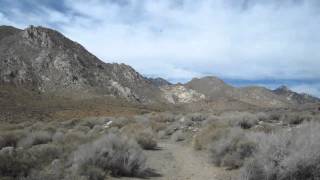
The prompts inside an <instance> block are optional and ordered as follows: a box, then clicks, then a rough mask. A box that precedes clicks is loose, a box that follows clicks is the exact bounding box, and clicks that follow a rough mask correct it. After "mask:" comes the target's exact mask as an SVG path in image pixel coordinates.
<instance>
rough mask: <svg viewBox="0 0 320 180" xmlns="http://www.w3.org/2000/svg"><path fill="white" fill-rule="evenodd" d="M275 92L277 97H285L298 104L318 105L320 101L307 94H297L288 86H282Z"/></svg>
mask: <svg viewBox="0 0 320 180" xmlns="http://www.w3.org/2000/svg"><path fill="white" fill-rule="evenodd" d="M273 92H274V93H275V94H277V95H280V96H283V97H285V98H286V99H287V100H289V101H293V102H295V103H298V104H306V103H318V102H320V99H319V98H317V97H314V96H311V95H308V94H305V93H301V94H300V93H296V92H294V91H292V90H290V89H289V88H288V87H286V86H280V87H279V88H277V89H275V90H273Z"/></svg>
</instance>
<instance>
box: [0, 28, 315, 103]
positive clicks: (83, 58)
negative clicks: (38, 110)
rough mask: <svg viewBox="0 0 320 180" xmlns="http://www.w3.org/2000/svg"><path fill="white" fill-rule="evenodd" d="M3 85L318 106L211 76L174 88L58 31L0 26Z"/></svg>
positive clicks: (155, 99)
mask: <svg viewBox="0 0 320 180" xmlns="http://www.w3.org/2000/svg"><path fill="white" fill-rule="evenodd" d="M0 84H1V85H2V87H4V85H9V86H14V87H18V88H17V90H19V89H23V90H27V89H28V90H31V91H32V92H37V93H39V94H54V95H59V96H62V97H63V96H65V97H77V98H90V97H99V98H107V97H116V98H115V99H117V98H120V99H124V100H126V101H130V102H139V103H142V104H145V103H154V104H162V103H166V104H174V105H181V104H190V106H189V107H196V108H199V107H201V108H202V109H206V108H207V107H208V106H210V107H216V108H220V109H223V108H225V107H235V108H237V107H288V106H291V105H294V104H304V103H308V102H319V99H318V98H315V97H312V96H309V95H306V94H298V93H295V92H293V91H291V90H288V89H287V88H285V87H282V88H279V89H276V90H274V91H271V90H269V89H266V88H263V87H244V88H236V87H233V86H231V85H228V84H226V83H225V82H224V81H222V80H221V79H219V78H217V77H213V76H209V77H203V78H194V79H192V80H191V81H190V82H188V83H186V84H174V85H173V84H171V83H170V82H168V81H166V80H164V79H162V78H154V79H153V78H146V77H144V76H142V75H141V74H139V73H138V72H136V71H135V70H134V69H133V68H131V67H130V66H128V65H125V64H115V63H105V62H103V61H101V60H100V59H98V58H97V57H96V56H94V55H92V54H91V53H90V52H88V51H87V50H86V49H85V48H84V47H83V46H81V45H80V44H78V43H77V42H74V41H72V40H70V39H68V38H66V37H65V36H64V35H62V34H61V33H59V32H57V31H55V30H52V29H48V28H44V27H34V26H30V27H28V28H26V29H24V30H21V29H17V28H14V27H10V26H0ZM22 87H23V88H22ZM0 90H1V89H0ZM6 92H8V91H6Z"/></svg>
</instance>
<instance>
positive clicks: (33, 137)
mask: <svg viewBox="0 0 320 180" xmlns="http://www.w3.org/2000/svg"><path fill="white" fill-rule="evenodd" d="M51 140H52V134H50V133H49V132H47V131H36V132H31V133H28V134H27V135H26V136H25V137H24V138H22V139H21V140H19V142H18V146H21V147H30V146H33V145H37V144H46V143H48V142H50V141H51Z"/></svg>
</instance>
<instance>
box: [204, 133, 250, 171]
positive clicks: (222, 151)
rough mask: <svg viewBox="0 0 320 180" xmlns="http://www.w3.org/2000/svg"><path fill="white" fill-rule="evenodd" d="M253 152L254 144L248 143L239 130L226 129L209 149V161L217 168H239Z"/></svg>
mask: <svg viewBox="0 0 320 180" xmlns="http://www.w3.org/2000/svg"><path fill="white" fill-rule="evenodd" d="M254 151H255V144H254V142H252V141H250V140H249V139H248V138H247V137H246V135H245V132H244V130H242V129H240V128H230V129H228V131H226V132H225V133H224V135H223V136H221V137H220V138H219V139H218V140H217V141H213V142H212V143H211V145H210V148H209V153H210V159H211V161H212V162H213V163H214V164H215V165H217V166H224V167H228V168H229V169H234V168H239V167H241V166H242V164H243V163H244V161H245V160H246V158H248V157H250V156H251V155H252V153H253V152H254Z"/></svg>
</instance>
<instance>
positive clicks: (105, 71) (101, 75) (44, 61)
mask: <svg viewBox="0 0 320 180" xmlns="http://www.w3.org/2000/svg"><path fill="white" fill-rule="evenodd" d="M0 34H1V36H0V37H1V39H0V59H1V61H0V63H1V64H0V67H1V74H0V81H1V83H2V84H12V85H15V86H23V87H28V88H30V89H32V90H36V91H39V92H41V93H55V94H60V95H63V94H67V95H77V96H78V94H79V93H80V94H81V97H82V96H84V97H86V96H87V95H108V96H115V97H121V98H124V99H127V100H129V101H137V102H148V103H151V102H152V101H159V100H160V90H159V89H158V88H157V87H156V86H155V85H153V84H152V83H151V82H150V81H149V80H147V79H146V78H144V77H143V76H141V75H140V74H139V73H138V72H136V71H135V70H134V69H132V68H131V67H129V66H127V65H125V64H110V63H104V62H102V61H101V60H99V59H98V58H97V57H95V56H94V55H92V54H91V53H89V52H88V51H87V50H86V49H85V48H84V47H82V46H81V45H80V44H78V43H76V42H73V41H71V40H69V39H67V38H66V37H64V36H63V35H62V34H60V33H59V32H57V31H54V30H51V29H47V28H43V27H33V26H30V27H29V28H27V29H25V30H19V29H15V28H13V27H7V26H4V27H1V28H0ZM78 97H79V96H78Z"/></svg>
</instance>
